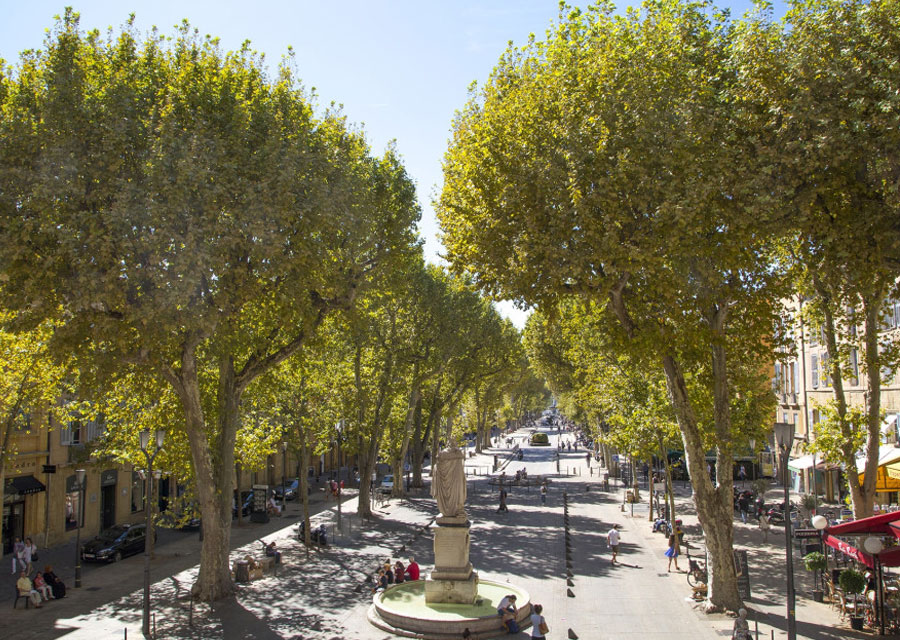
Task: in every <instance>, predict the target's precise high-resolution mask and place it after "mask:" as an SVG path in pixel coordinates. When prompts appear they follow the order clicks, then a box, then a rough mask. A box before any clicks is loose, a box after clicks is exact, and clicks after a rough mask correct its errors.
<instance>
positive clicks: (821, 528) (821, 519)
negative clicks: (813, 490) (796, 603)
mask: <svg viewBox="0 0 900 640" xmlns="http://www.w3.org/2000/svg"><path fill="white" fill-rule="evenodd" d="M810 524H812V526H813V528H814V529H816V530H817V531H818V532H819V546H820V547H822V556H823V557H824V558H825V571H826V573H827V572H828V554H827V553H825V535H824V534H825V529H827V528H828V518H826V517H825V516H813V517H812V520H810ZM816 588H818V587H816Z"/></svg>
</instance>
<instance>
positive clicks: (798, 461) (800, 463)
mask: <svg viewBox="0 0 900 640" xmlns="http://www.w3.org/2000/svg"><path fill="white" fill-rule="evenodd" d="M813 462H814V460H813V457H812V456H811V455H809V456H803V457H801V458H794V459H793V460H788V469H793V470H794V471H806V470H807V469H809V468H810V467H812V466H813ZM820 462H821V459H820Z"/></svg>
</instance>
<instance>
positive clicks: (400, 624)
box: [370, 580, 531, 638]
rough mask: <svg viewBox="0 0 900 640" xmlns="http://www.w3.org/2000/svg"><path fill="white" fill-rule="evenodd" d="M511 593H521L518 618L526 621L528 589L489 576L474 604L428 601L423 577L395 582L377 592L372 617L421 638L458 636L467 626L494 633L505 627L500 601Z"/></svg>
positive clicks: (486, 634)
mask: <svg viewBox="0 0 900 640" xmlns="http://www.w3.org/2000/svg"><path fill="white" fill-rule="evenodd" d="M511 593H512V594H515V595H516V596H517V603H518V605H519V615H518V616H517V618H518V620H519V624H520V625H523V624H524V623H525V622H526V621H527V620H528V616H529V615H530V613H531V604H530V602H529V595H528V593H527V592H526V591H525V590H523V589H521V588H519V587H515V586H513V585H510V584H506V583H499V582H491V581H489V580H481V581H480V582H479V583H478V601H477V602H476V603H475V604H472V605H466V604H444V603H432V604H428V603H426V602H425V584H424V582H423V581H415V582H405V583H403V584H399V585H395V586H393V587H390V588H389V589H388V590H387V591H384V592H383V593H378V594H376V595H375V596H374V598H373V611H372V612H370V620H372V622H373V623H374V624H376V625H378V626H379V627H382V628H385V629H389V630H390V631H391V632H393V633H397V634H398V635H408V636H411V637H417V638H451V637H452V638H458V637H459V636H460V635H461V634H462V631H463V629H465V628H468V629H469V630H470V631H471V632H472V633H473V634H475V637H493V636H494V635H497V632H499V631H500V630H501V627H502V625H501V622H500V617H499V616H498V615H497V605H499V604H500V600H502V599H503V597H504V596H506V595H508V594H511ZM373 614H374V616H373ZM379 623H382V624H379Z"/></svg>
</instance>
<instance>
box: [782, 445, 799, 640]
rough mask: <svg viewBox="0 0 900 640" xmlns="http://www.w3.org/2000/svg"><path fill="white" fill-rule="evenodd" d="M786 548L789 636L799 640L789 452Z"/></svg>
mask: <svg viewBox="0 0 900 640" xmlns="http://www.w3.org/2000/svg"><path fill="white" fill-rule="evenodd" d="M782 457H783V458H784V546H785V551H786V554H787V636H788V640H796V638H797V619H796V613H795V610H794V601H795V595H794V550H793V547H792V546H791V506H790V505H791V500H790V482H789V480H788V478H789V475H788V474H789V472H788V451H787V450H784V452H783V455H782Z"/></svg>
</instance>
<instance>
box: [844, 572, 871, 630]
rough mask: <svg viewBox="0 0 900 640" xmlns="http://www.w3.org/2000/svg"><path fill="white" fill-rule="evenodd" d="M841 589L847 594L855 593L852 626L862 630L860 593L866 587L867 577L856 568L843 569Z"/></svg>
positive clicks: (851, 617)
mask: <svg viewBox="0 0 900 640" xmlns="http://www.w3.org/2000/svg"><path fill="white" fill-rule="evenodd" d="M838 584H840V586H841V589H843V590H844V594H845V595H849V594H851V593H852V594H853V605H854V607H853V615H852V616H850V628H852V629H856V630H857V631H861V630H862V628H863V617H862V616H861V615H859V614H858V613H857V611H858V604H859V603H858V602H857V599H858V598H859V594H860V593H862V591H863V589H865V588H866V578H865V576H863V574H861V573H860V572H859V571H857V570H856V569H844V570H843V571H841V577H840V578H839V579H838Z"/></svg>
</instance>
